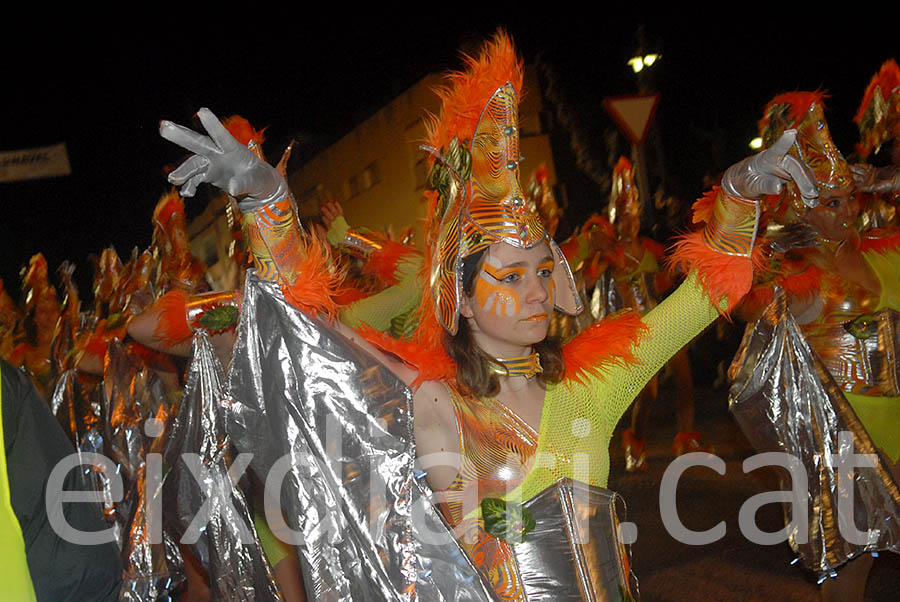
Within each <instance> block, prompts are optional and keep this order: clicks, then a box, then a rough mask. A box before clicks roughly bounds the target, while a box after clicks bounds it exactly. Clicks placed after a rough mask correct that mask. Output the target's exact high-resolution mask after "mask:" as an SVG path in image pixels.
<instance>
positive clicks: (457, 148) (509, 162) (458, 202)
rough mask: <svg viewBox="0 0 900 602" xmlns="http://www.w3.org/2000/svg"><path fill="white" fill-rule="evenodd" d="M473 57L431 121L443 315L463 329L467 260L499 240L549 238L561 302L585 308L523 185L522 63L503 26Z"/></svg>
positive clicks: (520, 242)
mask: <svg viewBox="0 0 900 602" xmlns="http://www.w3.org/2000/svg"><path fill="white" fill-rule="evenodd" d="M465 60H466V64H467V67H468V68H467V70H466V71H462V72H454V73H451V74H449V75H448V80H449V84H448V86H447V87H445V88H441V89H439V90H438V91H437V93H438V96H439V97H440V99H441V103H442V106H441V114H440V117H436V118H434V119H433V120H432V122H431V124H430V125H429V135H428V142H429V150H431V151H432V153H433V155H434V157H435V162H434V165H433V167H432V170H431V173H430V175H429V181H428V184H429V188H430V189H431V190H432V191H433V193H432V195H433V196H432V199H431V207H430V209H431V211H430V212H429V221H428V224H426V236H427V241H426V242H427V244H428V246H429V251H430V253H429V255H430V257H429V259H430V262H431V263H430V287H431V292H432V297H433V301H434V309H435V315H436V318H437V320H438V321H439V322H440V324H441V325H442V326H443V327H444V328H445V329H446V330H447V331H449V332H450V333H452V334H455V333H456V330H457V327H458V324H459V305H460V301H461V299H462V287H463V283H462V262H463V260H464V259H465V258H467V257H469V256H471V255H474V254H475V253H478V252H480V251H483V250H485V249H487V248H488V247H489V246H491V245H492V244H494V243H497V242H505V243H507V244H509V245H512V246H514V247H518V248H522V249H528V248H531V247H533V246H535V245H537V244H540V243H542V242H547V243H548V245H549V246H550V249H551V252H552V253H553V256H554V260H555V263H556V265H555V268H554V270H553V281H554V285H555V289H556V295H555V297H554V302H555V305H556V307H557V309H559V310H561V311H564V312H566V313H569V314H573V315H574V314H577V313H578V312H580V311H581V309H582V305H581V302H580V300H579V297H578V294H577V292H576V288H575V282H574V280H573V278H572V273H571V271H570V270H569V266H568V263H566V260H565V256H564V255H563V254H562V252H561V251H560V250H559V247H557V246H556V244H555V243H554V242H553V241H552V240H551V239H550V237H549V236H548V235H547V233H546V231H545V230H544V226H543V224H542V222H541V218H540V216H539V215H538V214H537V213H536V212H534V211H533V210H532V209H531V208H529V206H528V203H526V202H525V198H524V195H523V193H522V190H521V187H520V186H519V161H520V156H519V123H518V121H519V120H518V99H519V91H520V90H521V87H522V63H521V61H520V60H519V59H518V57H517V56H516V51H515V48H514V47H513V45H512V42H511V41H510V39H509V37H508V36H507V35H506V33H505V32H503V31H502V30H501V31H499V32H498V33H497V34H495V35H494V37H493V38H492V39H491V40H489V41H488V42H487V43H486V44H485V45H484V47H483V48H482V50H481V53H480V54H479V56H478V58H472V57H465Z"/></svg>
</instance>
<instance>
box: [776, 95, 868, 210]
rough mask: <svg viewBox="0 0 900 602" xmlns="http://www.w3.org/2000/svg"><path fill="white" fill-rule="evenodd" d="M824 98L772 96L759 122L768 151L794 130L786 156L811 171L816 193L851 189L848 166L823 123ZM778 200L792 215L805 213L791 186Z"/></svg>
mask: <svg viewBox="0 0 900 602" xmlns="http://www.w3.org/2000/svg"><path fill="white" fill-rule="evenodd" d="M824 98H825V95H824V94H823V93H821V92H789V93H787V94H780V95H778V96H776V97H775V98H773V99H772V100H771V101H769V104H768V105H766V109H765V112H764V114H763V118H762V120H761V121H760V122H759V131H760V136H761V137H762V139H763V145H764V146H765V147H766V148H768V147H769V146H771V145H772V144H774V143H775V141H776V140H778V139H779V138H780V137H781V135H782V134H783V133H784V132H785V130H789V129H796V130H797V139H796V141H795V142H794V146H793V147H792V148H791V150H790V153H791V154H792V155H794V156H796V157H797V158H799V159H800V160H802V161H803V162H805V163H806V164H807V165H809V166H810V167H811V168H812V170H813V172H815V174H816V182H817V183H818V186H819V191H820V192H823V191H824V190H826V189H840V188H852V187H853V186H854V183H853V174H852V173H851V172H850V165H849V164H848V163H847V160H846V159H844V155H842V154H841V151H839V150H838V148H837V146H835V144H834V141H833V140H832V139H831V132H830V131H829V129H828V123H827V122H826V121H825V105H824V102H823V100H824ZM782 196H783V197H785V200H787V201H789V203H790V206H792V207H793V208H794V209H795V211H797V212H798V213H803V212H805V210H806V205H805V204H804V203H803V201H802V199H801V198H800V194H799V192H798V191H797V188H796V186H795V185H794V183H793V182H791V183H789V184H788V185H787V186H785V187H784V192H783V193H782ZM782 208H783V209H786V208H787V204H782Z"/></svg>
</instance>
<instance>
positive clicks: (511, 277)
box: [501, 273, 520, 283]
mask: <svg viewBox="0 0 900 602" xmlns="http://www.w3.org/2000/svg"><path fill="white" fill-rule="evenodd" d="M519 278H520V276H519V275H518V274H516V273H512V274H507V275H506V276H504V277H503V280H501V282H509V283H512V282H516V281H517V280H518V279H519Z"/></svg>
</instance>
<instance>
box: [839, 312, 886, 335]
mask: <svg viewBox="0 0 900 602" xmlns="http://www.w3.org/2000/svg"><path fill="white" fill-rule="evenodd" d="M874 318H875V316H874V315H873V314H862V315H860V316H857V317H856V319H854V320H851V321H850V322H847V323H846V324H844V330H846V331H847V332H849V333H850V334H852V335H853V336H854V337H855V338H857V339H859V340H861V341H865V340H866V339H868V338H869V337H870V336H872V335H874V334H877V333H878V322H877V321H876V320H875V319H874Z"/></svg>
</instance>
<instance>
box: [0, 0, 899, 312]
mask: <svg viewBox="0 0 900 602" xmlns="http://www.w3.org/2000/svg"><path fill="white" fill-rule="evenodd" d="M463 6H464V5H463V4H454V5H451V4H431V5H429V6H428V7H427V8H429V10H430V11H431V12H432V13H434V14H433V15H431V16H422V17H421V18H420V19H419V20H418V21H412V20H411V19H410V17H405V18H402V19H401V18H399V17H394V18H392V19H391V20H386V19H385V17H383V16H382V17H381V18H378V19H367V18H364V17H362V16H359V15H355V16H352V17H349V16H347V15H342V16H341V18H340V19H337V18H335V19H332V20H330V21H327V22H326V21H322V22H318V23H310V22H309V21H304V20H303V18H301V17H299V16H294V17H291V18H281V17H280V16H270V15H265V14H263V15H253V16H252V17H248V18H246V22H244V21H245V20H244V19H241V18H240V17H238V16H233V17H232V20H231V21H229V22H227V23H225V22H220V23H216V24H211V23H210V22H209V21H208V20H207V21H204V22H200V21H197V22H192V23H183V24H177V25H176V26H171V25H169V23H171V22H172V16H171V15H153V16H149V15H148V16H147V17H146V21H145V22H142V21H140V19H137V20H136V21H135V22H132V23H128V24H122V25H115V26H113V25H109V26H102V27H101V26H99V25H98V26H97V27H95V28H93V29H90V28H89V29H84V28H81V29H79V30H77V31H74V30H71V29H65V30H61V31H52V30H50V29H49V28H46V27H42V28H41V29H40V30H39V31H38V30H37V29H35V30H32V28H31V27H24V26H23V27H21V28H17V27H15V24H14V23H12V22H7V24H6V25H7V28H8V29H10V30H11V31H9V32H7V33H5V35H4V39H3V40H2V41H0V50H2V52H3V57H4V59H3V60H4V64H3V72H2V73H3V80H4V91H3V97H2V101H0V102H2V106H3V115H4V117H5V119H4V124H5V125H4V126H3V129H2V130H0V151H7V150H17V149H25V148H30V147H37V146H44V145H50V144H56V143H59V142H65V143H66V144H67V146H68V152H69V159H70V162H71V165H72V175H70V176H66V177H61V178H54V179H47V180H32V181H27V182H20V183H0V208H2V210H3V219H4V228H3V231H4V232H5V233H6V234H5V236H4V237H3V241H2V244H3V245H4V247H5V249H4V251H3V253H2V255H0V257H2V260H0V277H2V278H3V280H4V282H5V283H6V285H7V288H8V289H10V290H13V291H14V290H17V289H18V286H19V279H18V271H19V269H20V267H21V266H22V265H23V264H25V263H27V261H28V258H29V257H30V256H31V255H32V254H33V253H36V252H38V251H43V252H44V254H45V255H46V256H47V259H48V262H49V264H50V267H51V269H55V268H56V266H57V265H58V264H59V263H60V262H61V261H62V260H64V259H70V260H72V261H74V262H75V263H76V265H77V266H78V268H77V271H76V276H77V278H78V280H79V283H80V284H81V285H82V288H83V289H84V288H85V286H88V285H89V282H90V278H91V269H90V266H89V264H88V262H87V256H88V254H89V253H92V252H93V253H98V252H99V251H100V250H101V249H102V248H103V247H105V246H107V245H109V244H113V245H115V247H116V249H117V250H118V251H119V254H120V255H121V256H123V257H127V255H128V254H129V253H130V251H131V249H132V247H134V246H138V247H139V248H141V249H143V248H145V247H146V246H147V245H148V244H149V242H150V235H151V231H152V229H151V225H150V219H151V214H152V210H153V207H154V205H155V203H156V201H157V199H158V198H159V196H160V195H161V194H162V193H163V192H164V191H165V190H166V189H167V184H166V181H165V176H164V167H165V166H167V165H169V166H172V165H175V164H177V163H178V162H180V160H181V159H182V158H183V157H184V154H183V153H182V152H181V150H180V149H178V148H177V147H175V146H174V145H172V144H171V143H168V142H166V141H165V140H163V139H162V138H160V137H159V136H158V134H157V126H158V122H159V120H160V119H170V120H172V121H175V122H176V123H181V124H183V125H190V124H191V118H192V115H193V114H194V112H195V111H196V110H197V109H198V108H200V107H201V106H208V107H210V108H211V109H212V110H213V111H214V112H216V113H217V114H218V115H219V116H220V117H224V116H228V115H231V114H234V113H240V114H242V115H244V116H245V117H247V118H248V119H249V120H250V121H251V123H253V124H254V125H256V126H257V127H268V130H267V132H266V136H267V141H266V143H265V144H264V149H265V151H266V153H267V155H268V156H269V157H278V156H280V154H281V151H282V150H283V148H284V146H285V145H286V144H287V143H288V141H289V140H290V139H291V138H293V139H295V140H297V141H298V142H299V149H300V150H299V151H298V152H297V156H296V157H295V160H298V161H302V155H303V153H304V152H305V153H310V152H313V151H314V150H315V149H317V148H321V147H322V146H323V145H326V144H327V143H328V142H330V141H333V140H335V139H336V138H338V137H340V136H341V135H343V134H345V133H346V132H347V131H349V130H350V129H352V128H353V127H354V126H355V125H356V124H358V123H359V122H360V121H362V120H363V119H365V118H366V117H367V116H368V115H370V114H371V113H372V112H374V111H375V110H377V109H378V108H380V107H381V106H383V105H384V104H385V103H386V102H388V101H389V100H390V99H391V98H392V97H393V96H395V95H396V94H398V93H400V92H402V91H404V90H405V89H406V88H408V87H409V86H410V85H412V84H413V83H415V82H416V81H418V80H419V79H420V78H421V77H423V76H424V75H426V74H427V73H429V72H434V71H444V70H447V69H450V68H457V67H459V66H460V62H459V60H458V58H457V57H458V49H460V48H472V47H473V44H476V43H477V41H478V40H479V39H482V38H484V37H487V36H489V35H490V34H491V33H492V32H493V31H494V29H495V28H496V27H497V26H498V25H504V26H506V28H507V29H508V31H509V32H510V33H511V34H512V36H513V39H514V40H515V42H516V43H517V45H518V47H519V51H520V53H521V54H522V55H523V57H524V58H525V60H526V62H532V61H535V60H537V59H540V60H541V61H542V62H543V64H544V65H546V66H547V67H548V69H549V70H550V71H551V72H552V74H553V76H554V80H555V82H556V84H557V85H558V92H559V94H560V96H561V97H562V98H563V99H564V100H565V104H566V106H567V108H569V109H570V116H571V117H572V119H573V123H575V125H576V127H577V128H578V129H579V131H581V132H582V133H583V134H584V135H586V136H587V139H588V140H589V141H590V144H589V145H588V146H587V147H586V148H583V149H582V152H585V153H588V154H589V155H590V156H591V158H592V159H593V160H594V161H595V162H596V163H597V164H600V165H602V166H604V167H605V166H606V165H608V159H609V158H608V157H607V155H608V152H609V151H608V144H609V143H608V137H609V132H611V131H613V130H614V126H613V124H612V122H611V120H610V119H609V118H608V117H607V116H606V114H605V113H604V112H603V110H602V108H601V107H600V103H601V101H602V100H603V98H604V97H606V96H612V95H621V94H631V93H635V92H636V91H637V81H636V78H635V76H634V74H633V73H632V72H631V71H630V69H629V68H628V67H627V65H626V64H625V63H626V61H627V59H628V57H630V56H631V55H632V54H633V53H634V51H635V50H636V48H637V46H638V36H637V33H636V32H637V29H638V27H639V26H640V25H642V24H643V25H644V29H643V36H644V39H645V40H647V41H648V42H649V43H650V45H651V46H654V47H655V49H656V50H658V51H660V52H662V55H663V58H662V60H661V62H660V63H659V64H658V66H657V67H656V68H655V72H654V74H653V79H652V81H650V82H648V83H650V84H651V85H652V87H653V88H654V89H656V90H658V91H659V92H660V93H661V98H662V100H661V104H660V106H659V109H658V112H657V120H656V124H655V127H656V128H657V131H656V135H657V136H658V138H659V140H660V143H661V145H662V148H663V149H664V158H665V165H666V172H667V183H668V185H669V187H670V189H671V192H672V193H673V194H676V195H679V196H680V197H682V198H693V197H696V196H697V195H699V194H700V193H701V192H702V188H703V184H702V182H703V177H704V176H708V175H714V174H716V173H718V172H720V171H721V170H722V169H724V168H725V167H727V166H728V165H729V164H731V163H733V162H734V161H737V160H739V159H740V158H742V157H743V156H744V155H745V154H746V153H747V152H748V151H747V146H746V144H747V141H748V140H749V139H750V138H751V137H752V136H753V135H754V133H755V128H756V121H757V120H758V119H759V117H760V116H761V112H762V108H763V106H764V105H765V103H766V102H767V101H768V99H769V98H771V97H772V96H773V95H775V94H777V93H779V92H784V91H791V90H809V89H817V88H821V89H825V90H827V91H829V92H830V93H831V95H832V97H831V98H830V99H829V100H828V102H827V106H828V111H827V114H826V116H827V117H828V120H829V125H830V126H831V129H832V132H833V134H834V137H835V141H836V143H837V144H838V146H839V147H840V148H842V149H843V150H844V152H845V153H846V154H849V153H850V152H851V151H852V150H853V144H854V143H855V142H856V129H855V125H854V124H852V123H851V119H852V117H853V114H854V113H855V111H856V108H857V106H858V104H859V101H860V99H861V97H862V93H863V90H864V88H865V86H866V84H867V83H868V81H869V78H870V77H871V76H872V74H873V73H874V72H875V71H876V70H877V69H878V67H879V66H880V65H881V63H882V62H883V61H884V60H886V59H887V58H890V57H891V56H895V57H896V56H898V55H900V42H897V41H896V36H894V35H888V34H887V27H885V28H884V30H885V32H884V34H883V35H880V34H878V33H877V32H873V31H871V29H868V30H866V31H865V32H864V30H863V25H864V23H863V22H862V21H860V23H851V22H850V20H848V19H846V18H843V17H841V18H838V17H834V18H833V19H832V21H831V22H828V23H824V24H823V23H810V22H805V21H804V20H803V17H802V16H799V15H794V16H792V17H791V19H790V21H791V23H790V24H789V25H776V24H774V19H773V18H772V17H768V18H765V19H763V18H762V17H761V18H760V20H759V22H758V23H755V24H754V25H752V26H750V25H747V26H741V27H734V26H733V25H727V24H726V23H725V22H724V21H723V22H722V23H717V24H709V23H704V24H702V25H700V24H684V23H682V22H681V21H682V20H678V24H677V26H676V25H675V24H674V23H672V22H666V21H665V20H663V19H652V18H646V17H645V18H642V19H636V18H632V17H617V18H612V17H610V16H609V15H606V14H604V13H602V12H600V11H596V14H588V13H577V14H572V15H565V16H564V17H565V18H564V17H563V16H559V15H557V16H554V15H552V14H548V13H546V12H544V13H538V12H529V13H525V14H522V15H520V16H518V17H515V18H510V17H504V18H487V17H485V18H484V19H483V20H481V21H478V20H477V18H476V17H474V16H473V15H474V14H478V13H480V11H478V10H475V9H471V8H467V9H463ZM425 8H426V6H424V5H420V6H419V8H418V10H420V11H421V10H424V9H425ZM545 11H546V7H545ZM345 12H347V13H350V12H352V10H351V9H349V8H348V9H347V11H345ZM481 12H483V11H481ZM506 12H507V13H509V14H513V11H512V10H508V11H506ZM460 13H465V14H463V15H460ZM453 15H459V16H455V17H454V16H453ZM151 21H153V22H151ZM156 21H159V23H157V22H156ZM837 21H840V23H837ZM273 23H274V24H277V26H276V27H274V28H273ZM151 30H153V31H151ZM623 148H625V147H623ZM528 172H529V168H528V167H527V166H523V173H528ZM570 200H571V202H572V203H573V204H576V205H584V206H585V207H587V208H586V209H584V211H589V210H590V208H589V207H588V204H589V200H586V199H570ZM201 202H202V201H201ZM201 209H202V206H200V202H195V203H192V202H191V201H188V212H189V215H190V214H194V213H198V212H199V210H201ZM83 292H86V291H83ZM14 296H15V295H14Z"/></svg>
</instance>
